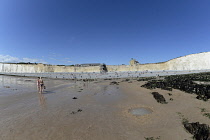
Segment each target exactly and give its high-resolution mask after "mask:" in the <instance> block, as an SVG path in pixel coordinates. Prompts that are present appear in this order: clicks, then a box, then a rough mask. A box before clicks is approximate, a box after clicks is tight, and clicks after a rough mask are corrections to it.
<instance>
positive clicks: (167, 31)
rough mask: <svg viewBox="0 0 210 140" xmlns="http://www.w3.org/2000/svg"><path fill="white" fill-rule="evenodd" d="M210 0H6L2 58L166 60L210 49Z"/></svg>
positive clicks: (0, 27)
mask: <svg viewBox="0 0 210 140" xmlns="http://www.w3.org/2000/svg"><path fill="white" fill-rule="evenodd" d="M209 7H210V1H209V0H1V1H0V61H1V62H20V61H24V62H42V63H47V64H64V65H71V64H78V63H106V64H108V65H120V64H128V62H129V60H130V59H131V58H135V59H136V60H138V61H139V62H140V63H156V62H164V61H167V60H170V59H173V58H176V57H180V56H184V55H188V54H192V53H200V52H207V51H209V50H210V8H209Z"/></svg>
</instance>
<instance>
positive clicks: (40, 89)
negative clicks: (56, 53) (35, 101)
mask: <svg viewBox="0 0 210 140" xmlns="http://www.w3.org/2000/svg"><path fill="white" fill-rule="evenodd" d="M37 89H38V92H39V93H42V92H43V89H44V81H43V79H42V78H41V77H38V79H37Z"/></svg>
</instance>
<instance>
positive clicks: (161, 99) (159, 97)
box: [152, 92, 167, 104]
mask: <svg viewBox="0 0 210 140" xmlns="http://www.w3.org/2000/svg"><path fill="white" fill-rule="evenodd" d="M152 95H153V97H154V98H155V99H156V101H157V102H158V103H161V104H167V102H166V100H165V98H164V96H163V95H161V94H159V93H158V92H152Z"/></svg>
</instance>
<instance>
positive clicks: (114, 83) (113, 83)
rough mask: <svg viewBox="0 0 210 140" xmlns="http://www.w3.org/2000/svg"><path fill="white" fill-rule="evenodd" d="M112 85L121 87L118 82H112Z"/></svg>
mask: <svg viewBox="0 0 210 140" xmlns="http://www.w3.org/2000/svg"><path fill="white" fill-rule="evenodd" d="M110 85H119V83H118V82H116V81H112V82H111V83H110Z"/></svg>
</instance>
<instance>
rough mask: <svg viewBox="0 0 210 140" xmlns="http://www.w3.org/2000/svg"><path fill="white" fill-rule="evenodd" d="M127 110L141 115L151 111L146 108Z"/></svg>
mask: <svg viewBox="0 0 210 140" xmlns="http://www.w3.org/2000/svg"><path fill="white" fill-rule="evenodd" d="M129 112H130V113H131V114H133V115H135V116H143V115H146V114H150V113H152V110H151V109H147V108H135V109H130V110H129Z"/></svg>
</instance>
